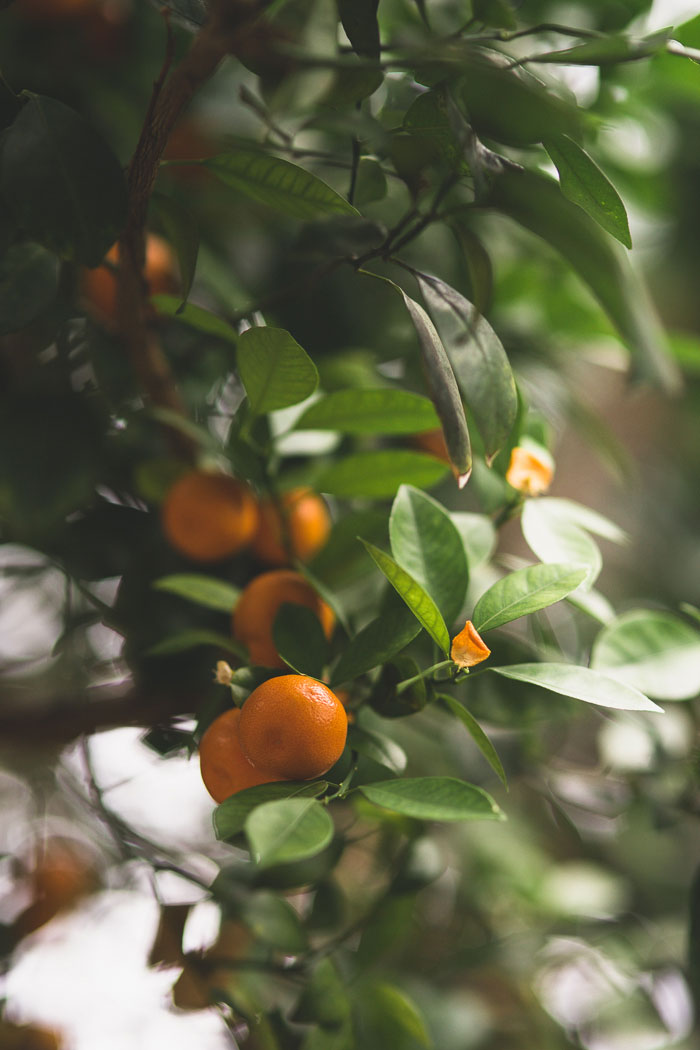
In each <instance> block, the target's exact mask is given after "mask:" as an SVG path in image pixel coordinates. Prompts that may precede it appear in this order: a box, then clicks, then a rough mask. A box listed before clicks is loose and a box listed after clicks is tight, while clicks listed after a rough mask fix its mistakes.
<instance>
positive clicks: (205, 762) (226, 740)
mask: <svg viewBox="0 0 700 1050" xmlns="http://www.w3.org/2000/svg"><path fill="white" fill-rule="evenodd" d="M240 718H241V712H240V710H239V709H238V708H237V707H232V708H231V710H230V711H224V713H223V714H222V715H219V717H218V718H215V719H214V721H213V722H212V724H211V725H210V726H209V728H208V729H207V730H206V732H205V733H204V736H203V737H202V739H201V741H200V744H199V768H200V771H201V774H202V780H203V781H204V786H205V788H206V789H207V791H208V792H209V794H210V795H211V797H212V798H213V799H214V801H215V802H223V801H224V799H227V798H229V797H230V796H231V795H235V794H236V792H237V791H243V790H244V789H245V788H249V787H258V785H259V784H270V783H272V781H274V780H284V777H280V776H279V775H278V774H277V773H271V772H270V771H269V770H265V769H260V768H258V767H257V766H254V765H253V764H252V763H251V762H249V761H248V759H247V757H246V756H245V754H244V753H243V751H242V750H241V744H240V739H239V724H240Z"/></svg>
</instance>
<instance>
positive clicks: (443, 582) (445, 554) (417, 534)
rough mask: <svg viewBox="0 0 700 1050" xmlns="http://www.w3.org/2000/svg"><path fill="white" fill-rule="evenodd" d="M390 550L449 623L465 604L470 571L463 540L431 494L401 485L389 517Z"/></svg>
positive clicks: (446, 513) (448, 516)
mask: <svg viewBox="0 0 700 1050" xmlns="http://www.w3.org/2000/svg"><path fill="white" fill-rule="evenodd" d="M389 537H390V539H391V552H392V554H393V555H394V558H395V559H396V561H397V563H398V564H399V565H400V566H401V567H402V568H403V569H405V570H406V572H408V573H410V575H411V576H412V577H413V579H414V580H417V581H418V583H420V584H421V586H422V587H424V588H425V590H426V591H427V592H428V594H429V595H430V597H431V598H432V599H433V601H434V602H435V603H436V604H437V606H438V608H439V609H440V611H441V612H442V614H443V616H444V617H445V619H446V620H447V622H448V623H449V622H450V621H452V620H454V619H455V617H456V616H457V615H458V613H459V612H460V610H461V608H462V605H463V604H464V597H465V594H466V590H467V583H468V580H469V573H468V569H467V559H466V555H465V552H464V544H463V543H462V539H461V537H460V535H459V532H458V531H457V529H456V528H455V526H454V524H453V523H452V520H451V518H450V515H449V514H448V512H447V511H446V510H445V509H444V507H443V506H442V505H441V504H440V503H438V502H437V500H434V499H433V498H432V496H428V495H426V494H425V493H424V492H421V491H419V490H418V489H414V488H413V487H412V486H411V485H402V486H401V488H400V489H399V491H398V494H397V496H396V499H395V500H394V503H393V506H392V508H391V517H390V518H389Z"/></svg>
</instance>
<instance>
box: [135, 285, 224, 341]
mask: <svg viewBox="0 0 700 1050" xmlns="http://www.w3.org/2000/svg"><path fill="white" fill-rule="evenodd" d="M151 302H152V303H153V305H154V306H155V308H156V310H157V311H158V313H159V314H165V315H166V316H168V317H172V318H173V319H174V320H175V321H178V322H179V323H180V324H185V325H188V326H189V327H190V328H196V330H197V331H198V332H202V333H203V334H204V335H211V336H214V337H215V338H216V339H223V340H224V341H225V342H227V343H231V345H232V346H235V345H236V343H237V342H238V335H237V334H236V331H235V329H233V328H232V327H231V325H230V324H228V323H227V322H226V321H224V320H223V319H222V318H221V317H217V315H216V314H213V313H211V311H209V310H205V309H204V308H203V307H201V306H195V305H194V304H193V303H187V304H186V305H185V306H184V307H183V306H182V300H181V299H180V297H179V296H177V295H154V296H152V298H151ZM181 307H182V309H180V308H181Z"/></svg>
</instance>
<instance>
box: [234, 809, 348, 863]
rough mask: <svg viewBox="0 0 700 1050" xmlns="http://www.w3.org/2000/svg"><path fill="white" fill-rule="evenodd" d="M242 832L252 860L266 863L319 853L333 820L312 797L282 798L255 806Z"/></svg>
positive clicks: (284, 861) (327, 836)
mask: <svg viewBox="0 0 700 1050" xmlns="http://www.w3.org/2000/svg"><path fill="white" fill-rule="evenodd" d="M245 832H246V836H247V838H248V842H249V843H250V851H251V853H252V855H253V859H254V860H255V863H256V864H258V865H259V866H260V867H269V866H270V865H271V864H285V863H288V862H289V861H293V860H302V859H303V858H304V857H313V856H314V854H316V853H320V852H321V850H322V849H324V848H325V847H326V846H327V845H328V843H329V842H330V841H331V839H332V837H333V821H332V820H331V818H330V816H329V815H328V810H327V809H326V808H325V807H324V806H322V805H321V804H320V803H319V802H317V801H316V800H315V799H313V798H286V799H282V800H280V801H276V802H264V803H263V804H262V805H260V806H257V807H256V808H255V809H254V810H253V811H252V812H251V813H249V815H248V817H247V818H246V822H245Z"/></svg>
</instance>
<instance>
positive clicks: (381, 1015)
mask: <svg viewBox="0 0 700 1050" xmlns="http://www.w3.org/2000/svg"><path fill="white" fill-rule="evenodd" d="M357 1023H358V1028H359V1032H358V1034H359V1039H360V1043H359V1045H361V1046H371V1047H391V1050H414V1048H415V1047H416V1046H417V1045H420V1046H424V1047H432V1045H433V1043H432V1040H431V1038H430V1035H429V1034H428V1030H427V1028H426V1027H425V1022H424V1020H423V1018H422V1016H421V1014H420V1012H419V1010H418V1007H417V1006H416V1005H415V1003H414V1002H413V1000H412V999H410V998H409V997H408V995H407V994H406V992H404V991H403V989H401V988H397V987H396V986H395V985H393V984H388V983H386V982H381V983H380V984H372V985H370V986H369V987H368V988H366V989H363V991H362V995H361V1007H360V1008H359V1010H358V1012H357Z"/></svg>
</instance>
